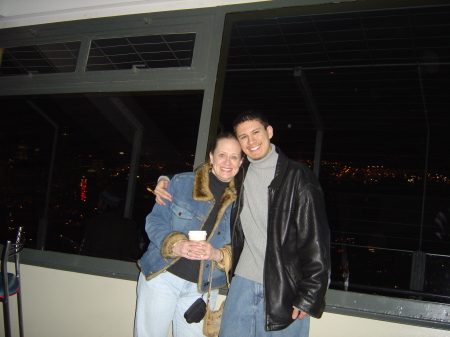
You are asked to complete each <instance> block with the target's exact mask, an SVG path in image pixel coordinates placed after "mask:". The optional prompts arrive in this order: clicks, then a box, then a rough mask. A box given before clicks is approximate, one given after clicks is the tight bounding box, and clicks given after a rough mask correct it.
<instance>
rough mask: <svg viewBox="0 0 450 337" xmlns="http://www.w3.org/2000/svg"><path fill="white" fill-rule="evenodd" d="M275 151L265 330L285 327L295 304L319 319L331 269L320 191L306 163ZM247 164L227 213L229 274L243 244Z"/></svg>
mask: <svg viewBox="0 0 450 337" xmlns="http://www.w3.org/2000/svg"><path fill="white" fill-rule="evenodd" d="M276 151H277V152H278V162H277V166H276V171H275V177H274V179H273V180H272V182H271V184H270V186H269V201H268V202H269V215H268V223H267V247H266V257H265V262H264V285H265V286H264V299H265V316H266V317H265V330H266V331H276V330H281V329H284V328H286V327H287V326H289V325H290V324H291V323H292V322H293V320H292V317H291V316H292V310H293V307H296V308H298V309H300V310H301V311H304V312H306V313H308V314H309V315H310V316H312V317H316V318H320V317H321V316H322V313H323V311H324V309H325V293H326V291H327V289H328V285H329V273H330V231H329V227H328V221H327V216H326V212H325V203H324V199H323V193H322V189H321V187H320V185H319V183H318V181H317V178H316V177H315V175H314V173H313V172H312V171H311V170H310V169H309V168H308V167H307V166H306V165H305V164H303V163H300V162H297V161H294V160H290V159H288V158H287V157H286V156H285V155H284V154H283V153H282V152H281V151H280V149H279V148H276ZM248 165H249V163H248V161H247V162H246V163H245V164H244V165H243V167H242V169H241V170H240V172H239V173H238V175H237V176H236V177H235V181H236V187H237V190H238V199H237V200H236V202H235V203H234V205H233V209H232V213H231V242H232V249H233V267H232V270H231V273H232V275H233V274H234V270H235V268H236V265H237V262H238V260H239V257H240V254H241V252H242V248H243V246H244V233H243V230H242V224H241V221H240V217H239V214H240V212H241V210H242V203H243V191H244V188H243V184H242V183H243V179H244V177H245V174H246V172H247V169H248ZM260 202H263V200H260Z"/></svg>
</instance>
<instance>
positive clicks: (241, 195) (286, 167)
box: [156, 111, 330, 337]
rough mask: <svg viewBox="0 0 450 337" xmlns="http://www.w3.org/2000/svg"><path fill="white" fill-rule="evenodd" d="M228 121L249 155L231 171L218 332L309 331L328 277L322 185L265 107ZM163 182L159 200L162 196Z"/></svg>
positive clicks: (231, 335) (227, 335) (229, 335)
mask: <svg viewBox="0 0 450 337" xmlns="http://www.w3.org/2000/svg"><path fill="white" fill-rule="evenodd" d="M233 127H234V132H235V134H236V136H237V138H238V140H239V143H240V144H241V147H242V150H243V151H244V153H245V154H246V155H247V159H248V161H247V162H246V163H245V164H243V165H242V169H241V171H240V172H239V174H238V175H237V176H236V178H235V179H236V182H237V183H236V186H237V190H238V191H237V192H238V198H237V200H236V201H235V204H234V206H233V210H232V214H231V233H232V237H231V243H232V252H233V266H232V271H231V275H233V279H232V282H231V287H230V290H229V292H228V296H227V300H226V304H225V309H224V313H223V317H222V326H221V331H220V336H221V337H236V336H258V337H259V336H265V335H267V336H277V337H279V336H289V337H290V336H301V337H307V336H308V335H309V316H313V317H316V318H320V317H321V316H322V313H323V311H324V309H325V294H326V291H327V288H328V284H329V272H330V250H329V247H330V242H329V240H330V239H329V227H328V222H327V217H326V212H325V204H324V199H323V193H322V190H321V187H320V185H319V183H318V181H317V179H316V177H315V176H314V174H313V172H312V171H311V170H310V169H309V168H308V167H307V166H306V165H305V164H303V163H300V162H297V161H294V160H290V159H288V158H287V157H286V156H285V155H284V154H283V153H282V152H281V150H280V149H279V148H277V147H276V146H275V145H273V144H271V142H270V139H271V138H272V136H273V128H272V127H271V126H270V125H269V123H268V121H267V119H266V117H265V116H264V115H262V114H261V113H259V112H255V111H246V112H243V113H242V114H240V115H239V116H238V117H237V118H236V119H235V121H234V123H233ZM244 178H245V180H244ZM239 179H240V182H239ZM162 186H163V184H162V183H160V184H158V187H159V188H157V189H156V193H157V202H161V199H160V198H159V197H160V196H163V197H164V196H167V195H166V194H164V193H163V192H165V191H163V189H162V188H160V187H162Z"/></svg>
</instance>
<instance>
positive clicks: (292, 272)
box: [285, 263, 301, 293]
mask: <svg viewBox="0 0 450 337" xmlns="http://www.w3.org/2000/svg"><path fill="white" fill-rule="evenodd" d="M285 267H286V273H287V276H288V279H289V284H290V286H291V288H292V291H293V292H294V293H297V291H298V287H299V284H300V282H301V275H300V274H299V272H298V269H297V268H296V267H295V266H294V265H293V264H292V263H286V264H285Z"/></svg>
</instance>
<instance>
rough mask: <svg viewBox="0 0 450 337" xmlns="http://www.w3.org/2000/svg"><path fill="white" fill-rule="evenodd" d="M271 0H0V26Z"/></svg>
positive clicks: (6, 26) (8, 26)
mask: <svg viewBox="0 0 450 337" xmlns="http://www.w3.org/2000/svg"><path fill="white" fill-rule="evenodd" d="M261 1H270V0H206V1H205V0H77V1H73V0H39V1H31V0H0V28H11V27H19V26H29V25H36V24H44V23H52V22H62V21H72V20H82V19H92V18H100V17H108V16H118V15H128V14H137V13H153V12H163V11H171V10H181V9H191V8H204V7H217V6H224V5H231V4H240V3H251V2H261Z"/></svg>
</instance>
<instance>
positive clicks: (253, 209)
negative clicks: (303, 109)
mask: <svg viewBox="0 0 450 337" xmlns="http://www.w3.org/2000/svg"><path fill="white" fill-rule="evenodd" d="M271 147H272V149H271V151H270V153H269V154H268V155H267V156H265V157H264V158H262V159H259V160H252V159H251V158H248V157H247V158H248V160H249V161H250V165H249V168H248V172H247V175H246V176H245V180H244V196H243V198H244V207H243V208H242V212H241V214H240V218H241V223H242V228H243V230H244V236H245V242H244V249H243V250H242V254H241V256H240V258H239V263H238V265H237V266H236V274H237V275H239V276H242V277H245V278H246V279H249V280H251V281H254V282H259V283H263V272H264V258H265V255H266V244H267V215H268V206H269V192H268V187H269V185H270V183H271V182H272V180H273V177H274V176H275V168H276V165H277V161H278V153H277V152H276V151H275V146H274V145H273V144H271Z"/></svg>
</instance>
